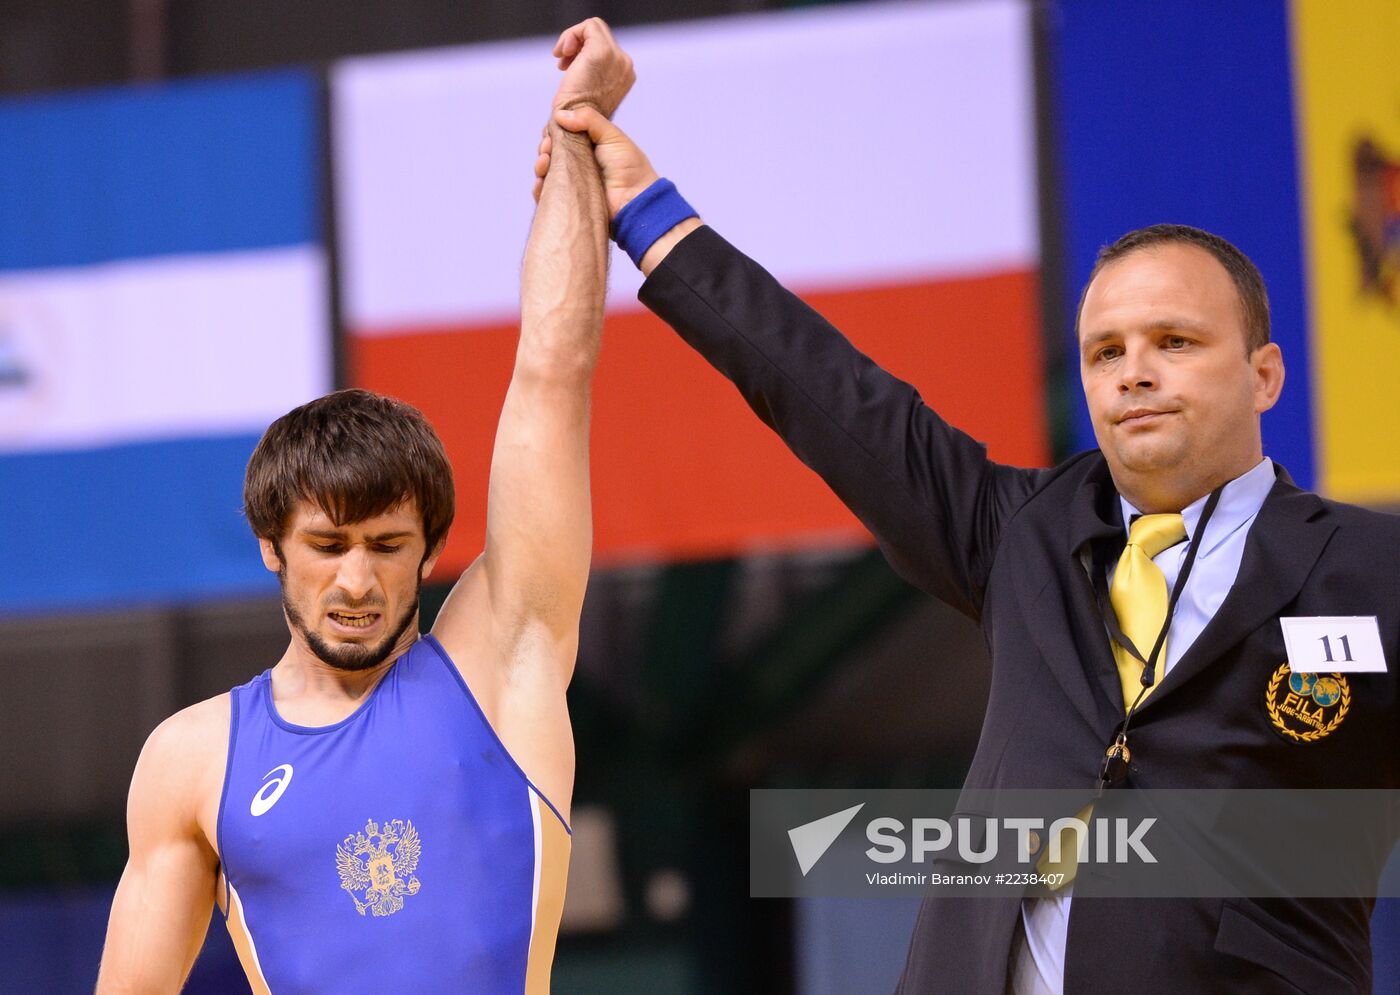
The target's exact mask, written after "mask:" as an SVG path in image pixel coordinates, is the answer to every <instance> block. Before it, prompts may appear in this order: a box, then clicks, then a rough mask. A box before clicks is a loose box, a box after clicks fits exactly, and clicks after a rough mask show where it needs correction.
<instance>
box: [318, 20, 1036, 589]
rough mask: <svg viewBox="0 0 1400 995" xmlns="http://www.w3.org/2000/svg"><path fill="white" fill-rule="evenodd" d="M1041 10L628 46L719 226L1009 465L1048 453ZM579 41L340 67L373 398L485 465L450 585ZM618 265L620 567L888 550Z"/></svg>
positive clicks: (615, 472)
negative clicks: (1038, 45)
mask: <svg viewBox="0 0 1400 995" xmlns="http://www.w3.org/2000/svg"><path fill="white" fill-rule="evenodd" d="M1030 16H1031V11H1030V7H1029V6H1028V5H1026V4H1023V3H1019V2H1015V0H993V2H987V3H944V4H928V5H912V4H910V5H904V4H899V5H893V4H892V5H887V6H873V7H871V6H855V7H849V8H841V9H826V10H821V11H801V12H787V13H780V14H765V15H761V16H749V17H739V18H729V19H721V20H712V21H704V22H697V23H689V24H680V25H667V26H662V27H650V28H641V29H627V30H623V31H619V32H618V38H619V41H620V43H621V44H622V45H623V47H624V48H626V49H627V50H628V52H629V53H631V54H632V55H633V57H634V59H635V61H636V66H637V74H638V78H639V81H638V83H637V85H636V88H635V90H634V91H633V93H632V94H631V95H630V96H629V97H628V98H627V100H626V102H625V103H624V104H623V107H622V108H621V110H620V112H619V115H618V123H619V124H620V125H621V126H622V128H623V129H624V130H626V131H627V132H628V133H629V134H630V135H632V137H634V138H635V139H636V140H637V142H638V143H639V144H640V145H641V146H642V148H644V149H645V150H646V152H647V153H648V155H649V156H650V158H651V161H652V163H653V164H654V165H655V166H656V167H657V169H658V170H659V171H660V172H661V173H662V175H665V176H668V177H670V178H671V179H673V180H674V181H675V182H676V183H677V185H678V186H679V188H680V189H681V191H682V192H683V193H684V194H685V196H686V197H687V199H688V200H690V202H691V203H692V204H694V205H695V207H696V208H697V210H698V211H699V212H700V214H701V215H702V217H703V218H704V219H705V221H706V222H707V223H709V224H711V225H713V226H714V227H715V228H716V229H717V230H718V231H719V232H720V233H721V234H723V235H724V236H725V237H726V238H728V239H729V240H730V241H731V242H733V243H734V244H736V245H737V246H739V247H740V248H741V249H743V250H744V251H745V252H747V253H748V254H749V255H751V256H753V257H754V258H755V259H757V260H758V261H759V262H760V263H762V264H763V265H764V266H766V267H767V268H768V269H769V270H770V271H771V272H773V273H774V274H775V275H776V276H777V277H778V279H780V280H782V281H783V282H784V283H785V284H787V285H788V286H789V287H790V288H791V289H793V290H794V291H796V292H797V293H799V294H801V295H802V296H804V297H805V298H806V299H807V300H808V301H809V302H810V303H811V304H813V305H814V306H815V307H816V308H817V309H818V310H820V311H822V312H823V313H825V314H826V315H827V316H828V317H829V318H830V319H831V320H832V321H833V322H834V323H835V324H836V325H837V326H838V327H839V328H841V329H842V330H843V331H844V332H845V333H846V334H847V335H848V336H849V337H850V338H851V339H852V340H853V341H854V342H855V343H856V344H857V346H859V347H860V348H862V349H863V350H865V351H866V352H867V353H869V354H870V355H872V356H873V357H874V358H875V359H876V360H877V361H879V362H881V363H882V364H884V365H885V366H886V367H887V368H888V369H890V370H892V371H893V372H895V373H896V374H898V375H900V376H902V377H904V378H905V379H908V380H910V381H911V382H913V383H914V384H915V385H916V386H918V387H919V388H920V389H921V391H922V392H923V394H924V397H925V399H926V400H927V401H928V402H929V403H930V404H931V405H933V406H934V407H935V408H936V409H937V410H939V411H940V412H941V413H942V414H944V416H945V417H947V418H948V419H949V420H951V421H952V422H953V423H954V424H957V425H959V426H961V427H963V428H964V429H965V430H967V431H969V432H970V433H971V434H973V435H974V436H975V437H977V438H980V439H982V440H984V441H986V442H988V443H989V444H990V449H991V453H992V455H993V457H994V458H999V459H1001V460H1004V461H1009V462H1016V463H1022V464H1038V463H1040V462H1042V461H1043V460H1044V459H1045V458H1046V456H1047V439H1046V435H1047V430H1046V424H1045V421H1046V419H1045V414H1044V406H1045V402H1044V397H1043V389H1042V369H1041V364H1042V350H1041V340H1040V331H1039V318H1038V305H1037V293H1038V290H1037V282H1038V281H1037V274H1038V268H1039V249H1038V236H1037V221H1036V218H1037V204H1036V170H1035V136H1034V131H1035V126H1034V110H1033V108H1034V92H1033V73H1032V52H1031V24H1030ZM551 45H552V42H551V40H549V39H535V40H532V41H529V42H513V43H509V44H503V45H492V46H481V47H475V48H467V49H452V50H442V51H438V52H431V53H415V54H406V55H394V56H382V57H372V58H365V59H358V60H352V61H349V62H346V63H343V64H341V65H340V66H338V67H337V68H336V70H335V72H334V75H333V80H332V109H333V110H332V113H333V118H332V120H333V124H334V133H335V145H334V163H335V167H334V168H335V175H336V181H337V201H338V202H337V206H338V211H337V218H338V222H339V232H340V252H341V262H342V277H343V278H342V281H341V286H342V294H343V297H342V313H343V315H344V318H345V323H346V327H347V331H348V333H349V340H348V345H347V353H348V360H349V373H350V378H351V380H352V381H353V382H355V383H357V384H359V385H362V386H365V387H369V388H372V389H375V390H380V391H384V392H387V393H390V394H394V395H397V396H400V397H403V398H405V399H407V400H409V401H412V402H413V403H415V404H417V405H419V406H420V407H421V408H423V410H424V411H425V412H426V413H427V415H428V417H429V418H430V419H431V420H432V422H433V424H434V425H436V426H437V427H438V429H439V431H440V432H441V433H442V435H443V437H444V441H445V443H446V445H447V448H448V451H449V453H450V455H451V458H452V461H453V463H454V466H455V467H456V471H457V475H458V483H457V493H458V500H459V506H458V515H459V517H458V521H459V523H460V524H459V526H458V527H457V528H456V529H454V538H453V540H452V542H451V543H450V544H449V546H448V551H447V555H446V556H445V557H444V566H443V569H444V570H445V571H453V570H458V569H460V568H461V567H463V566H464V565H465V564H466V563H467V562H468V561H469V560H470V559H471V558H472V557H473V556H475V554H476V553H477V551H478V550H480V548H481V542H482V535H483V531H484V522H485V499H486V475H487V469H488V466H489V460H490V452H491V445H492V440H493V437H494V432H495V425H496V419H497V416H498V414H499V411H500V406H501V401H502V398H503V397H504V394H505V389H506V385H507V383H508V381H509V379H510V371H511V364H512V361H513V356H514V349H515V338H516V321H517V315H518V290H519V266H520V258H521V253H522V251H523V247H524V245H525V239H526V235H527V233H528V231H529V224H530V217H531V212H532V210H533V205H532V203H531V200H530V189H531V186H532V183H533V175H532V173H531V166H532V163H533V161H534V157H535V147H536V145H537V143H538V141H539V136H540V130H541V128H542V126H543V125H544V123H545V120H546V118H547V116H548V112H549V106H550V97H551V95H552V93H553V91H554V88H555V87H556V86H557V85H558V78H559V77H558V72H557V70H556V69H555V67H554V60H553V59H552V58H551V57H550V54H549V51H550V48H551ZM639 285H640V276H639V275H638V274H637V273H636V271H635V270H634V268H633V267H632V265H631V263H630V262H629V261H628V260H627V259H626V257H625V256H623V255H621V254H620V253H614V256H613V273H612V288H611V293H610V297H609V307H608V321H607V327H606V330H605V332H604V342H603V356H602V360H601V363H600V367H599V371H598V376H597V382H596V384H595V389H594V408H593V417H594V424H593V481H594V485H593V492H594V503H593V508H594V519H595V545H596V549H597V554H598V559H599V560H601V561H603V562H609V561H612V562H616V561H618V560H628V559H649V558H672V557H696V556H712V555H726V554H733V553H739V552H743V551H746V550H753V549H758V548H775V547H789V548H790V547H794V546H804V545H806V546H810V545H813V544H845V545H849V544H853V543H856V544H858V543H867V542H869V537H868V536H867V534H866V533H865V532H864V530H863V529H862V528H861V527H860V525H859V524H858V523H857V522H856V521H855V520H854V519H853V518H852V517H851V515H850V514H849V513H848V512H847V511H846V510H845V509H844V508H843V507H842V506H841V505H840V503H839V502H838V501H837V500H836V498H835V497H834V496H832V495H831V494H830V493H829V492H828V491H827V489H826V487H825V485H823V484H822V482H821V481H820V480H819V479H817V477H816V476H815V475H814V474H812V473H811V472H810V471H808V470H807V469H806V468H805V467H803V466H802V465H801V464H799V463H798V462H797V460H796V459H795V458H794V457H792V456H791V455H790V454H789V453H787V452H786V450H785V449H784V447H783V446H782V444H781V443H780V442H779V441H778V440H777V439H776V438H775V437H773V436H772V435H771V434H770V433H769V431H768V430H767V429H766V428H765V427H764V426H762V425H761V424H760V423H759V422H758V420H757V419H756V418H754V417H753V415H752V413H751V412H749V410H748V409H747V407H746V406H745V405H744V403H743V402H742V400H741V399H740V398H739V397H738V395H737V394H736V393H735V391H734V390H733V388H732V387H731V386H729V385H728V384H727V383H726V382H725V381H724V380H723V379H722V378H721V377H720V376H719V375H718V374H716V373H715V372H713V371H712V370H711V369H710V368H709V367H708V366H707V365H706V364H705V363H704V362H703V361H702V360H701V359H700V358H699V357H698V356H696V355H694V354H693V353H691V352H690V351H689V350H688V348H687V347H686V346H684V345H683V344H682V343H681V342H680V341H679V339H678V338H677V337H676V336H675V334H674V333H673V332H671V331H670V330H669V329H667V328H666V327H665V326H664V325H662V324H661V323H660V322H659V321H658V320H657V319H656V318H654V317H653V316H651V315H650V314H649V313H647V312H645V311H643V310H642V309H641V306H640V305H639V304H638V303H637V301H636V291H637V288H638V286H639Z"/></svg>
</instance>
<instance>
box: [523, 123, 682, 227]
mask: <svg viewBox="0 0 1400 995" xmlns="http://www.w3.org/2000/svg"><path fill="white" fill-rule="evenodd" d="M554 122H555V123H556V124H558V125H559V126H560V127H561V128H563V129H564V130H565V131H574V132H584V131H586V132H587V133H588V137H589V139H591V140H592V142H593V157H594V158H595V159H596V160H597V162H598V168H599V169H600V170H601V171H602V174H603V195H604V196H605V197H606V198H607V202H608V218H609V220H611V219H612V218H615V217H617V212H618V211H620V210H622V207H623V205H624V204H626V203H627V202H628V201H629V200H631V199H632V198H633V197H635V196H637V194H639V193H641V192H642V191H643V190H645V189H646V188H647V187H649V186H651V185H652V184H653V183H655V182H656V179H657V175H656V170H654V169H652V168H651V162H650V161H649V160H648V159H647V157H646V154H645V153H644V152H643V151H642V150H641V149H639V148H638V147H637V144H636V143H635V142H634V141H632V139H630V138H628V137H627V136H626V135H625V134H624V133H623V131H622V129H621V128H619V127H618V126H617V125H615V124H613V123H612V122H611V121H609V120H608V119H607V118H605V117H604V116H603V115H602V114H600V113H598V111H597V110H595V109H594V108H593V107H588V106H582V107H575V108H560V109H559V110H556V111H555V112H554ZM552 148H553V142H552V141H551V139H550V137H549V128H548V127H547V126H546V128H545V132H544V137H543V138H542V139H541V140H540V148H539V155H538V156H537V157H536V158H535V200H536V201H538V200H539V199H540V191H541V190H543V189H544V178H545V175H546V174H547V173H548V172H549V156H550V152H551V150H552Z"/></svg>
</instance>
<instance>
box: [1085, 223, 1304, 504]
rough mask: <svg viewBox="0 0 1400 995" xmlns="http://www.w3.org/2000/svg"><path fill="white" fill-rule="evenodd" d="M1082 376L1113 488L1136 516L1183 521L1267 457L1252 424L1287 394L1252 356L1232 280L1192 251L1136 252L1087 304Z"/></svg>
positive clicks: (1278, 369) (1267, 352) (1274, 365)
mask: <svg viewBox="0 0 1400 995" xmlns="http://www.w3.org/2000/svg"><path fill="white" fill-rule="evenodd" d="M1079 359H1080V378H1081V380H1082V381H1083V384H1084V396H1085V399H1086V400H1087V402H1088V405H1089V413H1090V416H1091V418H1092V420H1093V424H1094V434H1095V436H1096V437H1097V439H1098V442H1099V448H1100V449H1101V450H1102V451H1103V454H1104V458H1105V459H1106V460H1107V461H1108V465H1109V469H1110V470H1111V471H1112V473H1113V479H1114V482H1115V483H1116V484H1117V485H1118V489H1119V490H1120V492H1122V493H1123V494H1124V496H1125V497H1127V498H1128V499H1129V500H1130V501H1132V502H1133V504H1134V505H1136V506H1137V507H1138V508H1139V509H1140V510H1142V511H1179V510H1180V509H1181V508H1182V507H1185V505H1186V504H1189V503H1190V502H1192V501H1194V500H1196V499H1197V498H1199V497H1201V496H1202V495H1203V494H1206V493H1208V492H1209V491H1210V490H1212V489H1213V488H1214V487H1216V486H1218V485H1219V484H1222V483H1224V482H1226V481H1228V480H1232V479H1234V478H1235V477H1237V476H1239V475H1240V474H1241V473H1244V472H1245V471H1247V470H1249V469H1250V468H1251V467H1252V466H1254V465H1255V464H1257V463H1258V462H1259V460H1260V459H1262V458H1263V448H1262V444H1261V441H1260V435H1259V414H1260V413H1261V412H1263V411H1265V410H1267V409H1268V408H1270V407H1272V406H1273V403H1274V401H1275V400H1277V398H1278V393H1279V390H1280V389H1281V388H1282V386H1283V363H1282V359H1281V357H1280V354H1279V351H1278V347H1277V346H1276V345H1273V344H1270V345H1266V346H1264V347H1262V348H1260V349H1257V350H1255V351H1254V353H1252V354H1250V353H1248V352H1247V351H1246V348H1245V328H1244V314H1243V309H1242V307H1241V304H1240V299H1239V294H1238V292H1237V291H1236V289H1235V285H1234V282H1233V281H1232V280H1231V279H1230V275H1229V274H1228V273H1227V272H1226V271H1225V267H1224V266H1222V265H1221V264H1220V263H1219V262H1218V261H1217V260H1216V259H1215V257H1214V256H1212V255H1211V254H1210V253H1209V252H1207V251H1206V250H1204V249H1201V248H1199V247H1197V246H1194V245H1189V244H1179V243H1167V244H1161V245H1154V246H1149V247H1145V248H1141V249H1138V250H1136V251H1134V252H1132V253H1130V254H1129V255H1127V256H1124V257H1123V258H1121V259H1118V260H1115V261H1114V262H1112V263H1109V264H1108V265H1106V266H1105V267H1104V268H1103V269H1102V270H1101V271H1100V272H1099V274H1098V276H1096V277H1095V278H1094V282H1093V283H1092V284H1091V285H1090V286H1089V289H1088V291H1087V292H1086V293H1085V295H1084V306H1083V308H1082V310H1081V311H1080V317H1079Z"/></svg>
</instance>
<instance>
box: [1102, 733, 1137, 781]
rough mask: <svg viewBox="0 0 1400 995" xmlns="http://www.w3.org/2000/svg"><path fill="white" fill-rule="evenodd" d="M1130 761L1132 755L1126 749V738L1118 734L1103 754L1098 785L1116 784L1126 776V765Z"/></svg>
mask: <svg viewBox="0 0 1400 995" xmlns="http://www.w3.org/2000/svg"><path fill="white" fill-rule="evenodd" d="M1132 759H1133V754H1132V752H1131V751H1130V750H1129V749H1128V740H1127V737H1126V736H1123V735H1121V734H1120V735H1119V737H1118V738H1117V739H1115V740H1114V741H1113V745H1112V746H1110V747H1109V748H1108V750H1107V751H1105V753H1104V757H1103V766H1102V768H1101V769H1100V770H1099V783H1100V784H1103V785H1112V784H1118V783H1119V782H1120V781H1122V780H1123V779H1124V778H1125V777H1127V776H1128V764H1129V762H1130V761H1131V760H1132Z"/></svg>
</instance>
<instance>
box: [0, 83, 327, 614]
mask: <svg viewBox="0 0 1400 995" xmlns="http://www.w3.org/2000/svg"><path fill="white" fill-rule="evenodd" d="M318 119H319V112H318V100H317V85H316V81H315V79H314V77H312V76H311V75H310V74H307V73H300V72H298V73H278V74H273V75H262V76H254V77H241V78H238V79H223V80H211V81H202V82H197V83H192V84H181V85H177V86H167V87H160V88H157V89H122V90H105V91H95V92H88V93H82V94H75V95H63V96H56V97H48V98H41V99H37V100H36V99H29V100H21V101H7V102H3V103H0V613H3V614H11V615H12V614H16V613H21V612H32V611H47V610H55V609H68V608H79V607H81V608H104V607H112V608H117V607H124V606H127V605H131V604H136V603H143V602H147V603H149V602H159V601H170V600H188V599H193V598H200V597H205V596H209V595H217V594H226V593H237V592H253V591H259V590H270V589H271V586H270V585H271V581H270V578H269V576H268V575H267V574H266V572H265V570H264V569H263V566H262V562H261V560H260V559H259V557H258V554H257V546H256V544H255V542H254V541H253V539H252V536H251V534H250V533H249V531H248V527H247V525H246V523H245V522H244V520H243V518H242V515H241V510H240V505H241V498H242V491H241V487H242V476H243V469H244V466H245V464H246V462H247V459H248V456H249V454H250V453H251V452H252V448H253V446H254V444H255V443H256V441H257V439H258V437H259V435H260V434H261V433H262V431H263V429H264V428H265V427H266V426H267V424H268V423H269V422H270V421H271V420H272V419H274V418H276V417H277V416H278V415H281V414H282V413H284V412H286V411H287V410H288V409H290V408H292V407H294V406H296V405H297V404H300V403H302V402H304V401H306V400H309V399H310V398H312V397H315V396H317V395H319V394H322V393H324V392H325V391H326V390H328V389H329V388H330V385H331V376H332V374H331V369H332V360H331V340H330V319H329V313H328V301H329V293H328V289H327V264H326V256H325V252H324V249H323V245H322V238H321V227H322V225H321V213H322V205H321V191H320V182H321V180H320V161H321V159H320V126H319V120H318Z"/></svg>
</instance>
